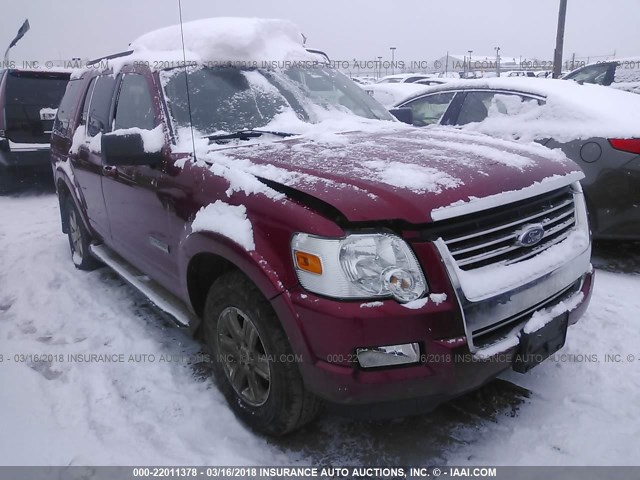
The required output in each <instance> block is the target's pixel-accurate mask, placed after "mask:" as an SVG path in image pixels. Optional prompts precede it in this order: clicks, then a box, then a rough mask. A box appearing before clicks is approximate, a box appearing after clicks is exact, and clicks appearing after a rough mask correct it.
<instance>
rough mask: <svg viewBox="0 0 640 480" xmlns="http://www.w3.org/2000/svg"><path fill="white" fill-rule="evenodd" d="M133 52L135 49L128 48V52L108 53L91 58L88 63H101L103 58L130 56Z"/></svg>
mask: <svg viewBox="0 0 640 480" xmlns="http://www.w3.org/2000/svg"><path fill="white" fill-rule="evenodd" d="M132 53H133V50H127V51H126V52H120V53H114V54H113V55H106V56H104V57H100V58H96V59H94V60H89V61H88V62H87V65H88V66H90V65H95V64H96V63H100V62H101V61H102V60H113V59H114V58H121V57H128V56H129V55H131V54H132Z"/></svg>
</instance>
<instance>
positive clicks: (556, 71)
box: [553, 0, 567, 78]
mask: <svg viewBox="0 0 640 480" xmlns="http://www.w3.org/2000/svg"><path fill="white" fill-rule="evenodd" d="M566 19H567V0H560V10H559V11H558V33H557V35H556V49H555V51H554V52H553V78H558V77H560V74H561V73H562V50H563V49H564V24H565V21H566Z"/></svg>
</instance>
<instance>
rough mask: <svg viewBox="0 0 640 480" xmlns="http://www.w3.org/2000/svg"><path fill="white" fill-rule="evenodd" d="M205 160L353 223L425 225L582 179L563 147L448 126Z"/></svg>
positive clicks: (232, 150)
mask: <svg viewBox="0 0 640 480" xmlns="http://www.w3.org/2000/svg"><path fill="white" fill-rule="evenodd" d="M207 161H208V162H209V163H211V164H213V165H214V166H215V165H216V164H223V165H225V166H226V167H228V168H240V169H242V170H245V171H247V172H249V173H251V174H252V175H254V176H256V177H258V178H261V179H264V180H268V181H269V182H273V183H275V184H281V185H284V186H286V187H288V188H291V189H294V190H297V191H299V192H302V193H304V194H307V195H310V196H313V197H315V198H317V199H319V200H321V201H322V202H325V203H326V204H329V205H331V206H332V207H333V208H335V209H337V210H338V211H340V212H341V213H342V215H343V216H344V217H345V218H347V219H348V220H349V221H351V222H370V221H382V220H403V221H406V222H409V223H413V224H420V223H426V222H431V221H434V220H438V219H440V218H447V215H446V214H445V215H443V214H442V212H446V211H447V209H452V210H455V211H456V212H457V213H456V215H459V214H464V213H465V211H464V207H465V205H467V204H468V205H472V204H477V205H489V202H484V203H483V200H489V199H493V202H494V203H496V204H499V203H501V202H500V201H499V198H500V195H501V194H503V193H505V192H509V193H511V194H513V193H514V192H518V191H526V192H527V195H526V196H534V195H536V194H538V193H536V191H537V190H542V191H540V192H539V193H543V191H548V190H550V189H551V187H550V186H549V185H551V184H553V188H559V187H560V186H563V185H566V184H569V183H571V182H573V181H575V180H576V179H579V178H581V176H582V173H581V171H580V170H579V168H578V167H577V165H575V164H574V163H573V162H571V161H570V160H568V159H567V157H566V156H565V155H564V154H563V153H562V152H561V151H560V150H549V149H547V148H545V147H543V146H541V145H538V144H534V143H531V144H521V143H516V142H512V141H507V140H500V139H495V138H491V137H489V136H486V135H482V134H477V133H469V132H462V131H460V130H458V129H455V128H449V127H428V128H422V129H417V128H387V129H385V130H382V131H377V132H348V133H336V134H325V135H321V136H316V137H312V136H302V137H295V138H291V139H285V140H278V141H274V142H257V143H253V144H249V145H245V146H238V147H227V148H223V149H218V150H215V151H212V152H210V153H209V154H208V156H207ZM545 184H548V185H547V187H546V189H545V187H544V185H545ZM536 186H539V188H537V190H536V188H535V187H536ZM496 198H497V199H498V200H497V201H496ZM505 198H506V197H505ZM510 201H513V200H510ZM502 203H505V202H502ZM482 208H485V207H482ZM477 209H481V208H476V210H477ZM470 210H473V208H471V209H470ZM436 212H438V214H436ZM466 213H468V212H466Z"/></svg>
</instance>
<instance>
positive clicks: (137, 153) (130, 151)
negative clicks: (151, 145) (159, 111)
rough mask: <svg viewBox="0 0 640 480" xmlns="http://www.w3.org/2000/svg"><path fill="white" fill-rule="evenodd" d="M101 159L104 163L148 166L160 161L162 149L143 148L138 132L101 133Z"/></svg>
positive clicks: (143, 144) (141, 138) (142, 141)
mask: <svg viewBox="0 0 640 480" xmlns="http://www.w3.org/2000/svg"><path fill="white" fill-rule="evenodd" d="M101 146H102V160H103V162H104V164H105V165H113V166H115V167H117V166H134V165H139V166H149V167H155V166H157V165H159V164H160V163H162V159H163V157H162V151H161V150H159V151H155V152H150V151H146V150H145V142H144V139H143V137H142V134H140V133H123V132H117V131H116V132H111V133H106V134H104V135H102V145H101Z"/></svg>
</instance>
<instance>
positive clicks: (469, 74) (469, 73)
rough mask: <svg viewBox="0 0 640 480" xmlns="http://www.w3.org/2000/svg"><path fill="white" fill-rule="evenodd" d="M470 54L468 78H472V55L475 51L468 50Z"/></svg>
mask: <svg viewBox="0 0 640 480" xmlns="http://www.w3.org/2000/svg"><path fill="white" fill-rule="evenodd" d="M467 51H468V52H469V67H468V71H467V77H470V76H471V54H472V53H473V50H467Z"/></svg>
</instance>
